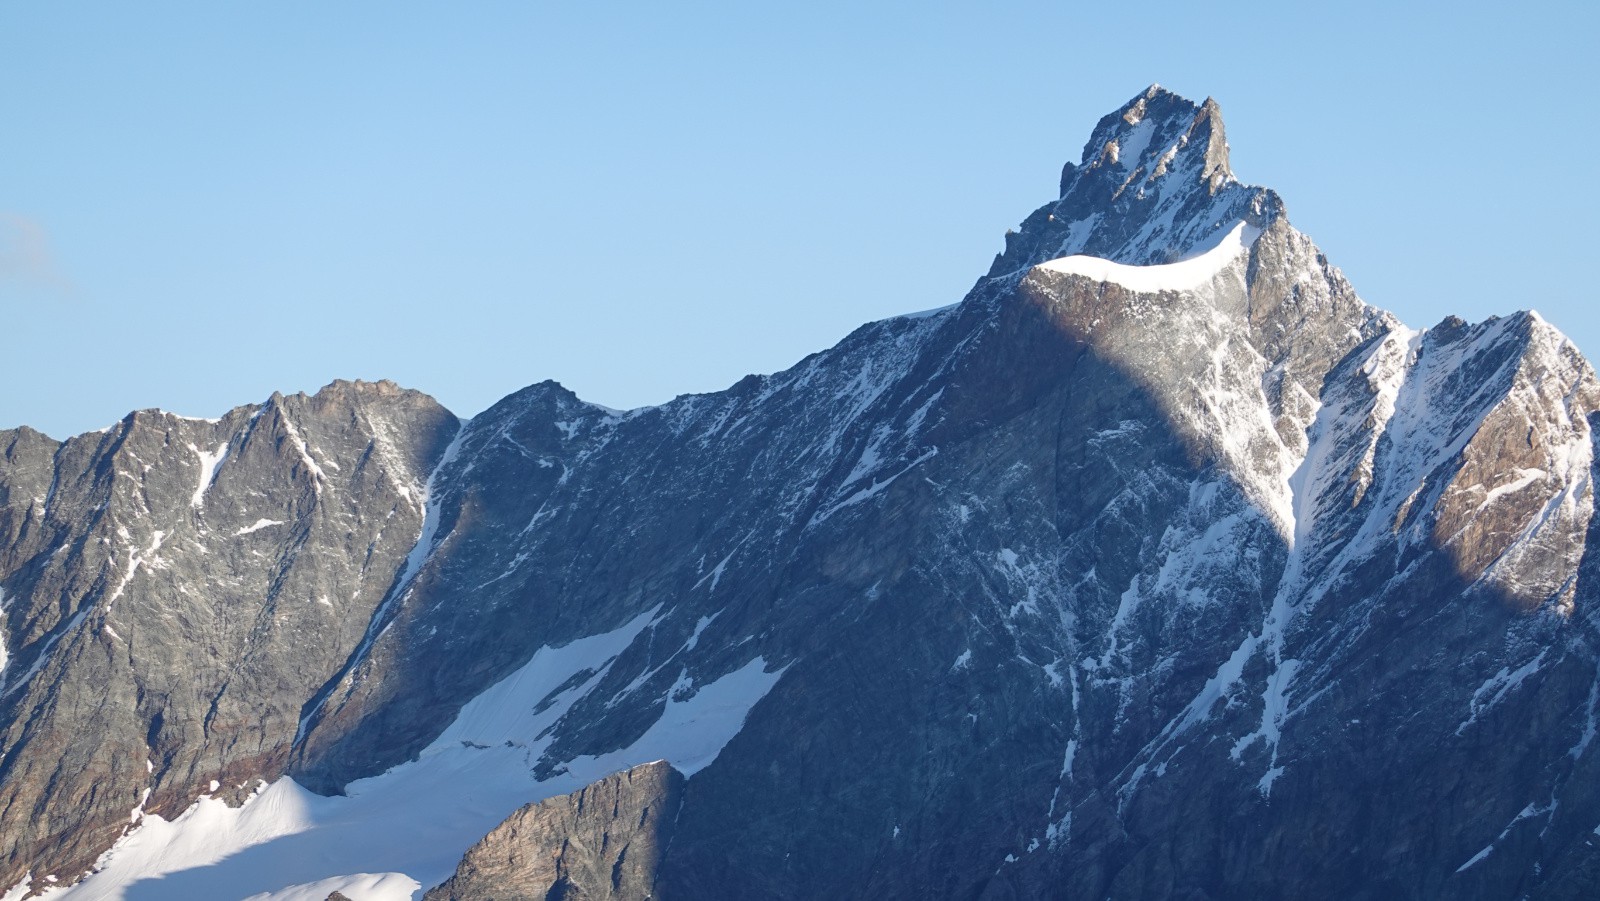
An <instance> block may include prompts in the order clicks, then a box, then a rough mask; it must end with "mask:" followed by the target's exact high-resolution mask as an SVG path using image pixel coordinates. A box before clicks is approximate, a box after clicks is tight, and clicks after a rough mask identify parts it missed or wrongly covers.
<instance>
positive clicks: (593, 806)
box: [423, 761, 684, 901]
mask: <svg viewBox="0 0 1600 901" xmlns="http://www.w3.org/2000/svg"><path fill="white" fill-rule="evenodd" d="M683 784H684V779H683V775H682V774H681V773H679V772H678V771H677V770H674V769H673V768H672V767H671V765H669V764H667V763H666V762H665V761H657V762H655V763H647V764H642V765H640V766H636V767H634V768H632V769H630V770H624V771H623V772H620V773H614V774H612V775H610V776H607V777H605V778H604V779H601V780H600V781H598V782H595V783H594V784H592V785H590V786H588V787H587V788H584V789H582V790H580V791H576V792H573V793H572V794H570V795H563V796H561V797H558V798H550V799H549V800H546V801H540V802H539V803H537V804H529V805H528V806H526V807H523V808H522V809H521V810H518V811H517V812H516V813H514V814H512V815H511V816H509V817H507V818H506V821H505V822H504V823H501V824H500V825H499V826H497V827H495V829H494V830H493V831H492V832H490V833H489V834H488V835H486V836H484V838H483V840H482V841H480V842H478V843H477V844H476V845H474V846H472V849H471V850H470V851H468V852H467V854H466V857H464V858H463V859H462V861H461V865H460V866H459V867H458V868H457V869H456V872H455V875H454V876H452V877H451V878H450V880H449V881H448V882H445V883H444V884H443V885H440V886H438V887H436V888H434V889H433V890H431V891H429V892H428V893H427V894H426V895H424V896H423V901H546V899H550V898H560V899H562V901H648V899H655V901H660V899H662V898H663V897H665V896H663V895H661V894H660V893H658V892H657V891H656V886H655V882H656V875H657V872H658V868H659V866H660V862H661V856H662V854H663V852H664V851H665V850H666V848H667V846H668V845H669V844H670V843H671V841H672V827H673V824H674V823H675V822H676V820H677V815H678V806H679V804H680V803H681V802H682V797H683Z"/></svg>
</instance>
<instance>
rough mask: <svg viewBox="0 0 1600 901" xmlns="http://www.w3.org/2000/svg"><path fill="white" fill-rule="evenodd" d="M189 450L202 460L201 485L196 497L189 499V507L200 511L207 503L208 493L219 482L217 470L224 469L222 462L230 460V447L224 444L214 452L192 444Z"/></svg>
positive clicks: (197, 489) (195, 492)
mask: <svg viewBox="0 0 1600 901" xmlns="http://www.w3.org/2000/svg"><path fill="white" fill-rule="evenodd" d="M189 449H190V450H192V451H194V453H195V456H197V457H199V458H200V484H199V485H198V486H197V487H196V488H195V489H194V497H192V498H190V499H189V505H190V506H191V507H194V508H196V509H199V507H200V505H201V504H202V503H204V502H205V499H206V491H207V490H209V489H210V488H211V483H212V482H215V481H216V480H217V470H219V469H221V468H222V461H224V460H226V459H228V445H227V444H226V443H224V444H223V445H222V446H221V447H219V448H217V449H216V450H214V451H203V450H201V449H200V448H198V447H195V446H194V445H193V444H191V445H189Z"/></svg>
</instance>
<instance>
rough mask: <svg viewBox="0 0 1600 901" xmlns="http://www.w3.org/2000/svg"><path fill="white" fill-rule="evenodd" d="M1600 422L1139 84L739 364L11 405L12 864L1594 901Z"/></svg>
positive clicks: (618, 891)
mask: <svg viewBox="0 0 1600 901" xmlns="http://www.w3.org/2000/svg"><path fill="white" fill-rule="evenodd" d="M1597 406H1600V384H1597V382H1596V378H1595V374H1594V371H1593V369H1592V368H1591V367H1590V365H1589V364H1588V363H1587V361H1585V360H1584V358H1583V357H1582V356H1581V354H1579V353H1578V351H1577V349H1576V348H1575V347H1574V346H1573V345H1572V344H1571V342H1569V341H1567V340H1566V339H1565V338H1564V337H1563V336H1562V335H1561V334H1560V333H1559V332H1558V331H1557V330H1556V329H1555V328H1554V327H1552V326H1551V325H1550V324H1549V323H1547V322H1545V321H1544V320H1543V319H1542V318H1540V317H1539V316H1538V315H1537V314H1534V313H1518V314H1514V315H1511V316H1507V317H1505V318H1497V319H1490V320H1488V321H1485V322H1481V323H1476V324H1469V323H1466V322H1462V321H1460V320H1456V319H1449V320H1446V321H1445V322H1443V323H1440V324H1439V325H1438V326H1435V327H1434V328H1431V329H1425V330H1420V331H1418V330H1413V329H1410V328H1407V327H1406V326H1404V325H1402V324H1401V323H1400V322H1399V321H1398V320H1397V319H1395V317H1393V316H1392V315H1390V314H1388V313H1386V312H1383V311H1381V310H1377V309H1375V308H1373V307H1371V306H1369V305H1367V304H1366V303H1364V302H1363V301H1362V300H1361V299H1360V298H1359V297H1358V295H1357V294H1356V292H1355V291H1354V289H1353V288H1352V287H1351V286H1350V284H1349V283H1348V282H1347V281H1346V280H1345V278H1344V277H1343V275H1342V274H1341V273H1340V272H1339V271H1338V269H1336V268H1334V267H1333V266H1332V265H1331V264H1330V263H1329V262H1328V261H1327V260H1326V258H1325V257H1324V256H1323V254H1322V253H1321V252H1320V251H1319V250H1318V249H1317V247H1316V246H1315V245H1314V244H1313V243H1312V241H1311V240H1310V239H1309V238H1307V237H1306V236H1305V235H1303V234H1301V233H1300V232H1298V231H1297V230H1296V229H1295V228H1294V227H1293V226H1292V225H1291V224H1290V223H1289V219H1288V215H1287V212H1286V207H1285V205H1284V204H1283V202H1282V201H1281V200H1280V199H1279V198H1278V196H1277V195H1276V194H1274V193H1273V192H1272V191H1270V190H1268V189H1265V188H1260V187H1252V186H1249V185H1246V184H1243V183H1241V182H1240V181H1238V180H1237V179H1236V178H1235V176H1234V174H1233V172H1232V170H1231V169H1230V167H1229V163H1228V149H1227V142H1226V137H1225V133H1224V129H1223V123H1222V118H1221V113H1220V110H1219V108H1218V107H1217V105H1216V104H1215V103H1214V102H1212V101H1210V100H1207V101H1205V102H1204V103H1201V104H1195V103H1193V102H1191V101H1188V100H1186V99H1184V98H1182V97H1179V96H1177V95H1176V94H1173V93H1171V92H1169V91H1166V90H1165V89H1162V88H1160V87H1156V86H1152V87H1151V88H1150V89H1149V90H1147V91H1145V92H1143V93H1141V94H1140V95H1138V96H1137V97H1135V98H1133V99H1132V100H1130V101H1129V102H1128V103H1127V104H1125V105H1124V106H1123V107H1122V108H1120V109H1119V110H1117V111H1115V112H1113V113H1112V114H1110V115H1108V116H1106V117H1105V118H1104V119H1102V120H1101V121H1100V123H1099V124H1098V125H1097V126H1096V128H1095V129H1094V131H1093V133H1092V135H1091V137H1090V140H1089V143H1088V144H1087V145H1086V147H1085V149H1084V151H1083V154H1082V156H1081V158H1080V160H1079V161H1078V162H1077V163H1075V164H1068V166H1067V167H1066V168H1065V170H1064V171H1063V173H1062V178H1061V184H1060V192H1059V196H1058V197H1057V198H1056V199H1055V200H1053V201H1051V202H1049V203H1047V204H1045V205H1043V206H1042V207H1040V208H1039V209H1038V210H1036V211H1035V212H1033V213H1032V214H1031V215H1029V216H1028V217H1027V218H1026V219H1025V220H1024V221H1023V222H1022V224H1021V226H1020V227H1019V228H1018V229H1017V230H1016V231H1015V232H1014V233H1013V234H1011V235H1009V236H1008V238H1007V244H1006V247H1005V249H1004V251H1003V252H1002V253H1001V254H999V255H998V256H997V257H996V259H995V262H994V264H993V266H992V267H991V269H990V271H989V273H988V274H986V275H985V276H983V277H982V278H980V279H979V280H978V281H977V283H976V284H975V285H974V286H973V288H972V290H971V291H970V292H969V293H968V295H967V296H966V298H965V299H964V300H963V301H962V302H961V303H960V304H957V305H955V306H953V307H948V308H944V309H941V310H936V311H934V312H931V313H927V314H917V315H914V316H905V317H896V318H891V319H886V320H882V321H879V322H873V323H868V324H866V325H864V326H862V327H861V328H859V329H857V330H856V331H855V332H853V333H852V334H850V335H849V336H848V337H846V338H845V339H844V340H843V341H841V342H840V343H839V344H838V345H836V346H835V347H833V348H830V349H828V350H825V351H822V352H820V353H818V354H814V355H812V356H810V357H807V358H806V359H805V360H802V361H800V362H799V363H798V364H796V365H795V366H794V367H792V368H790V369H788V370H785V371H783V372H779V373H774V374H771V375H762V376H750V377H748V378H746V379H744V380H742V381H740V382H739V383H737V384H735V385H733V386H732V387H730V388H729V389H727V390H726V391H722V392H717V393H713V394H703V395H686V396H683V397H679V398H677V399H676V400H674V401H671V402H669V403H667V404H663V405H661V406H658V407H651V408H646V409H640V410H633V411H627V412H617V411H612V410H607V409H604V408H602V407H598V406H595V405H593V404H589V403H586V402H584V401H582V400H581V399H579V398H578V397H576V396H575V395H573V394H572V393H571V392H569V391H567V390H566V389H564V388H562V387H561V386H560V385H558V384H555V383H552V382H546V383H541V384H538V385H534V386H531V387H529V388H525V389H523V390H521V391H519V392H516V393H515V394H512V395H510V396H508V397H507V398H505V399H504V400H502V401H500V402H499V403H498V404H496V405H495V406H493V407H492V408H490V409H489V410H487V411H485V412H484V413H482V414H480V415H478V416H476V417H474V418H472V419H471V420H470V421H461V420H459V419H457V418H456V417H455V416H454V415H452V414H450V413H449V412H448V411H446V410H444V409H443V408H442V407H440V406H439V405H438V404H436V403H434V402H433V401H432V400H430V399H428V398H427V397H425V396H423V395H420V394H417V393H415V392H409V391H405V390H402V389H400V388H398V387H396V386H393V385H391V384H387V383H378V384H375V385H374V384H365V383H335V384H334V385H331V386H329V387H328V388H326V389H324V390H323V391H321V392H319V393H318V394H316V395H314V396H310V397H307V396H304V395H296V396H292V397H282V396H277V395H275V396H274V397H273V398H271V399H269V400H268V401H267V402H265V403H263V404H261V405H258V406H253V407H241V408H239V409H237V410H234V411H232V412H230V413H229V414H227V415H226V416H224V417H222V418H221V419H219V420H217V421H206V420H188V419H182V418H179V417H174V416H171V415H170V414H162V413H158V412H142V413H137V414H133V415H130V416H129V417H128V418H127V419H125V420H123V421H122V422H121V423H118V424H117V425H116V426H114V427H112V428H111V429H109V430H107V431H105V432H103V433H92V434H89V435H82V436H78V437H75V438H72V439H69V440H68V441H65V442H57V441H54V440H52V439H49V438H47V437H45V436H42V435H40V434H38V433H37V432H33V431H31V430H27V429H19V430H14V431H12V432H6V433H0V589H3V592H4V594H3V602H0V610H3V619H0V637H3V642H0V646H3V648H4V655H5V656H4V657H3V658H0V659H3V661H4V663H3V667H0V884H4V885H15V886H18V888H17V889H16V891H17V892H18V893H24V892H28V891H37V890H40V889H49V890H50V893H52V894H56V895H59V896H61V897H64V898H71V899H75V901H76V899H80V898H112V897H125V898H157V897H209V898H216V897H240V898H243V897H249V896H253V895H258V894H261V893H266V894H267V895H268V896H270V897H277V898H298V897H313V896H314V897H317V898H323V897H327V896H328V895H329V894H330V893H332V892H336V891H337V892H342V893H343V894H345V895H346V896H349V897H351V898H361V897H373V898H377V897H384V898H387V897H410V895H409V894H402V892H405V893H409V892H411V891H413V890H428V889H430V888H434V887H435V886H438V888H437V889H436V890H435V891H433V892H432V893H430V895H429V897H480V896H481V897H491V896H494V897H498V896H499V895H495V894H494V893H495V892H500V893H510V892H513V889H514V890H515V891H525V892H532V893H533V894H530V895H529V896H530V897H533V896H538V897H554V896H561V897H590V896H594V897H614V898H623V897H652V898H658V899H660V898H669V899H670V898H697V899H715V898H748V897H772V898H821V897H828V898H901V897H905V898H911V897H918V898H923V897H949V898H982V899H1005V898H1078V897H1086V898H1087V897H1093V898H1102V897H1116V898H1157V897H1160V898H1168V897H1184V898H1224V897H1241V896H1248V897H1291V896H1292V897H1306V898H1322V897H1328V898H1332V897H1341V898H1344V897H1354V898H1388V897H1443V896H1448V897H1460V898H1504V897H1521V896H1528V897H1568V896H1570V897H1579V896H1585V895H1588V894H1592V893H1593V892H1594V891H1596V890H1597V889H1600V875H1597V874H1600V850H1597V847H1596V840H1597V839H1596V836H1595V830H1596V828H1597V827H1600V767H1597V764H1596V762H1595V760H1596V753H1597V752H1596V750H1595V749H1594V747H1593V745H1594V736H1595V734H1596V731H1597V729H1600V726H1597V725H1596V724H1597V723H1600V632H1597V630H1596V618H1595V609H1596V606H1597V602H1600V598H1597V596H1596V592H1597V588H1596V586H1595V576H1596V572H1597V571H1596V565H1597V564H1596V562H1595V555H1591V554H1590V553H1589V541H1588V539H1589V538H1590V537H1591V535H1592V534H1593V530H1594V528H1595V523H1594V521H1593V520H1594V517H1593V511H1594V504H1595V499H1594V491H1593V470H1594V460H1595V457H1594V436H1593V417H1594V415H1595V411H1596V409H1597ZM1597 547H1600V544H1597ZM660 760H664V761H666V763H664V764H656V765H653V766H651V767H644V768H641V769H635V768H638V767H640V766H641V765H643V764H647V763H649V762H651V761H660ZM668 764H670V765H668ZM547 799H548V800H547ZM539 802H543V803H539ZM668 809H670V810H671V816H670V819H669V818H667V817H666V816H665V815H664V811H666V810H668ZM201 836H203V837H204V838H203V840H202V838H201ZM480 840H481V842H480ZM469 848H471V849H472V850H471V851H470V853H469ZM622 848H627V849H636V851H637V853H635V851H631V850H630V851H623V850H619V849H622ZM108 849H109V850H108ZM464 853H465V854H466V857H465V858H464V859H463V854H464ZM630 855H631V856H630ZM519 861H520V863H519ZM607 874H610V875H609V876H608V875H607ZM85 875H88V877H89V878H87V879H84V880H82V881H81V882H78V880H79V879H80V877H82V876H85ZM49 877H54V878H53V880H52V879H51V878H49ZM447 880H449V882H448V883H447ZM75 882H77V883H78V884H77V885H76V886H75V887H73V888H71V889H70V890H63V889H62V888H59V887H64V886H67V885H68V884H71V883H75ZM442 883H443V885H441V884H442ZM53 886H56V887H57V888H51V887H53ZM539 892H544V893H545V894H542V895H540V894H538V893H539ZM551 892H557V895H551V894H550V893H551ZM363 893H365V894H363ZM385 893H388V894H385ZM561 893H565V894H561ZM507 896H508V897H509V896H511V894H507Z"/></svg>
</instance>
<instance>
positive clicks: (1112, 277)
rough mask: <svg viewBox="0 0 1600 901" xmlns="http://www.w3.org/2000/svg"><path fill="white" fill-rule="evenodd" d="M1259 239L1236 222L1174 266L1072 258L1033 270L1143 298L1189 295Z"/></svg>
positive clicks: (1258, 232) (1256, 232)
mask: <svg viewBox="0 0 1600 901" xmlns="http://www.w3.org/2000/svg"><path fill="white" fill-rule="evenodd" d="M1259 237H1261V229H1259V228H1256V227H1255V226H1253V225H1247V224H1245V223H1244V222H1243V221H1240V222H1237V223H1235V224H1234V226H1233V228H1231V229H1229V230H1228V231H1227V232H1226V233H1225V234H1224V235H1223V236H1222V239H1221V240H1220V241H1218V242H1217V243H1216V244H1215V245H1213V246H1212V247H1209V248H1206V249H1204V250H1201V251H1198V252H1196V253H1194V254H1192V255H1190V256H1188V257H1185V258H1184V259H1181V260H1179V261H1177V262H1175V263H1163V264H1161V265H1158V266H1130V265H1128V264H1126V263H1115V262H1112V261H1111V260H1107V259H1103V258H1101V257H1092V256H1085V255H1083V254H1075V255H1073V256H1070V257H1061V258H1059V259H1054V260H1047V261H1045V262H1043V263H1040V264H1039V265H1037V266H1035V267H1034V268H1035V269H1043V270H1046V271H1048V272H1059V273H1062V274H1063V275H1081V276H1084V277H1085V278H1090V279H1093V280H1095V281H1097V282H1115V283H1116V284H1119V285H1121V286H1122V287H1124V288H1127V289H1128V290H1130V291H1138V292H1141V293H1145V294H1152V293H1155V292H1158V291H1191V290H1193V289H1195V288H1199V287H1200V286H1202V285H1205V284H1207V283H1208V282H1210V281H1211V280H1212V279H1214V278H1216V277H1217V275H1218V273H1220V272H1222V270H1224V269H1226V268H1228V265H1229V264H1230V263H1232V262H1233V261H1234V260H1236V259H1238V258H1239V256H1240V255H1241V254H1243V253H1244V252H1245V251H1246V250H1249V249H1250V247H1251V246H1252V245H1254V244H1255V243H1256V239H1257V238H1259Z"/></svg>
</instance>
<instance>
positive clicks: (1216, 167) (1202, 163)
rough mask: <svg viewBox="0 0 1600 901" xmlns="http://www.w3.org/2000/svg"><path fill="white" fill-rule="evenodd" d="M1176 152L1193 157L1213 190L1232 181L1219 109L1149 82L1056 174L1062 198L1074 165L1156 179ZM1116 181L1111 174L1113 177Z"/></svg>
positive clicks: (1211, 102) (1173, 164) (1212, 103)
mask: <svg viewBox="0 0 1600 901" xmlns="http://www.w3.org/2000/svg"><path fill="white" fill-rule="evenodd" d="M1180 154H1185V155H1190V154H1193V155H1197V156H1198V158H1199V165H1198V166H1195V167H1193V168H1195V169H1197V170H1198V172H1199V174H1200V176H1201V178H1202V179H1204V180H1205V181H1206V182H1207V184H1209V185H1210V186H1211V187H1212V190H1213V191H1214V190H1216V189H1217V188H1219V187H1221V185H1223V184H1225V183H1227V182H1229V181H1232V180H1233V170H1232V169H1231V168H1230V167H1229V165H1228V142H1227V137H1226V134H1225V132H1224V129H1223V124H1222V109H1221V107H1219V106H1218V105H1217V102H1216V101H1215V100H1213V99H1211V98H1210V97H1207V98H1206V99H1205V100H1204V101H1202V102H1201V103H1198V104H1196V103H1195V102H1194V101H1192V100H1189V99H1188V98H1186V97H1183V96H1180V95H1178V94H1175V93H1173V92H1172V91H1169V90H1167V89H1166V88H1163V87H1162V86H1161V85H1159V84H1152V85H1151V86H1150V87H1148V88H1146V89H1145V90H1144V91H1143V92H1142V93H1140V94H1138V95H1136V96H1135V97H1133V98H1132V99H1131V100H1129V101H1128V102H1127V103H1124V104H1123V105H1122V106H1121V107H1119V108H1118V109H1117V110H1116V111H1115V112H1112V113H1108V114H1107V115H1106V116H1104V117H1103V118H1101V120H1100V122H1099V124H1097V125H1096V126H1095V129H1094V132H1093V133H1092V134H1091V135H1090V137H1089V142H1088V143H1087V144H1085V145H1084V147H1083V156H1082V158H1081V159H1080V160H1079V162H1078V163H1077V164H1076V165H1075V164H1073V163H1071V162H1068V163H1067V164H1066V166H1065V167H1064V168H1063V170H1062V173H1061V195H1062V196H1063V197H1065V196H1066V194H1067V193H1068V191H1069V190H1070V188H1071V186H1072V182H1073V178H1074V175H1076V174H1077V172H1078V169H1079V167H1084V168H1090V169H1093V168H1099V167H1104V168H1111V167H1113V166H1114V167H1116V168H1117V170H1120V173H1127V174H1129V175H1143V176H1145V177H1146V178H1145V180H1148V178H1149V177H1159V175H1161V174H1165V172H1166V171H1167V170H1170V169H1173V168H1175V167H1176V166H1177V165H1180V164H1178V163H1177V157H1178V156H1179V155H1180ZM1114 177H1115V176H1114Z"/></svg>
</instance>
